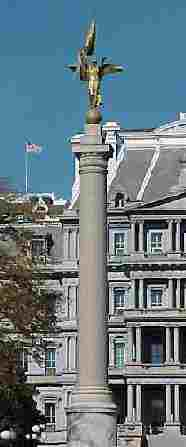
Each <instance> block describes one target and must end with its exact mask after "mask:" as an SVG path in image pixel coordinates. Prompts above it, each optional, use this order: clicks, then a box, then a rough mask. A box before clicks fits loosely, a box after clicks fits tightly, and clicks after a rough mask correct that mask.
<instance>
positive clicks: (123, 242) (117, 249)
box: [114, 232, 127, 256]
mask: <svg viewBox="0 0 186 447" xmlns="http://www.w3.org/2000/svg"><path fill="white" fill-rule="evenodd" d="M114 254H115V256H123V255H125V254H127V232H122V233H115V234H114Z"/></svg>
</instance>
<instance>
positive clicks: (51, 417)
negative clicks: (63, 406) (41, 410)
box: [45, 403, 55, 424]
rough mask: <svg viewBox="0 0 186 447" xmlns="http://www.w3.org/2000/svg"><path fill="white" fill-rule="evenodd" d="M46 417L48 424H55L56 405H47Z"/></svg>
mask: <svg viewBox="0 0 186 447" xmlns="http://www.w3.org/2000/svg"><path fill="white" fill-rule="evenodd" d="M45 417H46V423H47V424H55V404H53V403H45Z"/></svg>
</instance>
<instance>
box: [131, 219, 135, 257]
mask: <svg viewBox="0 0 186 447" xmlns="http://www.w3.org/2000/svg"><path fill="white" fill-rule="evenodd" d="M130 235H131V237H130V241H131V254H134V253H135V238H136V222H131V232H130Z"/></svg>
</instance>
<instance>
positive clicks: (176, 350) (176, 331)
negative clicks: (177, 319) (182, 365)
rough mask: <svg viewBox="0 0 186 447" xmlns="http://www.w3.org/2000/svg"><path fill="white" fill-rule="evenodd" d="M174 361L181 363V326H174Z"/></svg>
mask: <svg viewBox="0 0 186 447" xmlns="http://www.w3.org/2000/svg"><path fill="white" fill-rule="evenodd" d="M174 362H175V363H179V327H174Z"/></svg>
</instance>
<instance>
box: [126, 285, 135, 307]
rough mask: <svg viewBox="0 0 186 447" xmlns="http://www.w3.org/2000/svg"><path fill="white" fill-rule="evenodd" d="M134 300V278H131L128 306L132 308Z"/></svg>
mask: <svg viewBox="0 0 186 447" xmlns="http://www.w3.org/2000/svg"><path fill="white" fill-rule="evenodd" d="M135 301H136V280H135V279H132V280H131V289H130V300H129V303H128V307H129V308H132V309H134V307H135V304H136V303H135Z"/></svg>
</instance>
